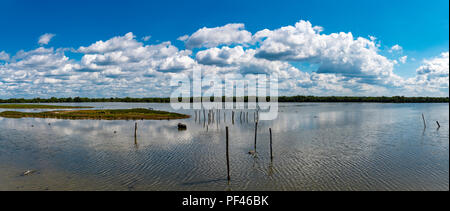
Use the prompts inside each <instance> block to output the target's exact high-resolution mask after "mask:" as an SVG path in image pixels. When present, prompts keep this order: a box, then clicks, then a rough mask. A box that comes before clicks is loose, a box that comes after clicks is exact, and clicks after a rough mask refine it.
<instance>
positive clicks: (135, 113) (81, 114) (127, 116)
mask: <svg viewBox="0 0 450 211" xmlns="http://www.w3.org/2000/svg"><path fill="white" fill-rule="evenodd" d="M0 117H5V118H51V119H74V120H75V119H76V120H82V119H90V120H138V119H145V120H167V119H186V118H189V117H190V116H189V115H185V114H178V113H171V112H166V111H157V110H149V109H143V108H135V109H118V110H70V111H61V110H60V111H46V112H39V113H31V112H18V111H4V112H1V113H0Z"/></svg>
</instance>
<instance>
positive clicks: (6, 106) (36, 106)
mask: <svg viewBox="0 0 450 211" xmlns="http://www.w3.org/2000/svg"><path fill="white" fill-rule="evenodd" d="M0 108H2V109H71V108H93V107H88V106H55V105H41V104H0Z"/></svg>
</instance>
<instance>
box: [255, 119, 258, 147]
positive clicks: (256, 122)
mask: <svg viewBox="0 0 450 211" xmlns="http://www.w3.org/2000/svg"><path fill="white" fill-rule="evenodd" d="M257 135H258V121H255V153H256V137H257Z"/></svg>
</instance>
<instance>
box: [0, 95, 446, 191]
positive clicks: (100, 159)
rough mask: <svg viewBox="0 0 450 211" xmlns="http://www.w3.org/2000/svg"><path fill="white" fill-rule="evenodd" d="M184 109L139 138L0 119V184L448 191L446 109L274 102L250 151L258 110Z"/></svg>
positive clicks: (67, 124)
mask: <svg viewBox="0 0 450 211" xmlns="http://www.w3.org/2000/svg"><path fill="white" fill-rule="evenodd" d="M65 105H70V104H65ZM77 105H80V104H77ZM82 105H88V106H95V107H97V108H149V107H151V108H154V109H160V110H167V111H173V109H172V108H171V107H170V105H169V104H125V103H101V104H90V103H85V104H82ZM0 111H3V110H0ZM179 112H181V113H186V114H190V115H192V118H190V119H185V120H173V121H167V120H164V121H137V122H138V135H137V140H136V142H135V138H134V123H135V121H100V120H95V121H94V120H57V119H31V118H27V119H6V118H0V190H447V191H448V190H449V105H448V104H359V103H345V104H334V103H329V104H315V103H302V104H300V103H285V104H280V112H279V115H278V118H277V119H276V120H274V121H260V122H259V125H258V134H257V137H258V140H257V152H258V153H257V156H256V157H254V156H252V155H249V154H248V152H249V151H250V150H253V147H254V129H255V123H254V116H253V115H254V111H252V110H251V111H248V113H249V117H248V121H247V120H246V118H245V117H246V115H243V116H242V118H241V116H240V111H237V112H236V116H235V123H234V125H233V124H232V122H231V111H228V112H227V114H226V119H224V116H223V115H224V114H223V112H224V111H222V112H221V113H220V119H219V118H218V117H217V116H216V118H215V120H214V122H211V123H210V124H209V125H208V121H207V120H206V122H205V121H203V114H202V115H201V121H198V120H197V121H196V120H195V115H194V111H193V110H184V111H179ZM246 112H247V111H246ZM422 113H423V114H424V115H425V118H426V120H427V126H428V127H427V128H426V129H425V130H424V126H423V122H422V116H421V115H422ZM436 121H439V123H440V124H441V128H439V129H437V124H436ZM179 122H181V123H185V124H187V130H186V131H178V129H177V124H178V123H179ZM49 123H50V124H49ZM226 126H229V130H230V167H231V182H230V184H228V182H227V180H226V178H227V175H226V157H225V127H226ZM269 128H272V131H273V153H274V158H273V161H272V162H271V159H270V149H269ZM114 131H116V133H114ZM26 170H36V171H37V172H36V173H33V174H30V175H27V176H21V174H22V173H23V172H24V171H26Z"/></svg>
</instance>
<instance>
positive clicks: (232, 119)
mask: <svg viewBox="0 0 450 211" xmlns="http://www.w3.org/2000/svg"><path fill="white" fill-rule="evenodd" d="M231 121H232V122H233V125H234V111H232V112H231Z"/></svg>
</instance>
